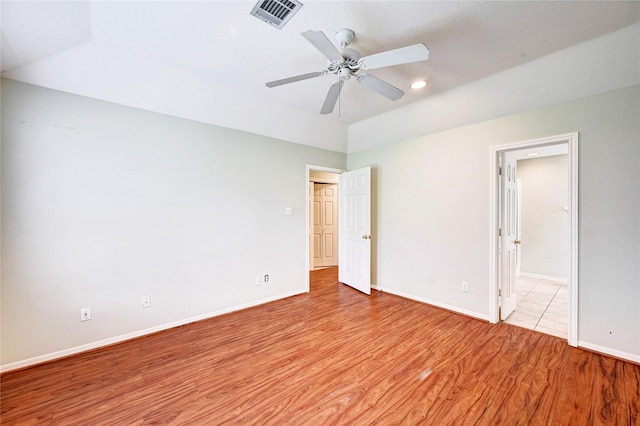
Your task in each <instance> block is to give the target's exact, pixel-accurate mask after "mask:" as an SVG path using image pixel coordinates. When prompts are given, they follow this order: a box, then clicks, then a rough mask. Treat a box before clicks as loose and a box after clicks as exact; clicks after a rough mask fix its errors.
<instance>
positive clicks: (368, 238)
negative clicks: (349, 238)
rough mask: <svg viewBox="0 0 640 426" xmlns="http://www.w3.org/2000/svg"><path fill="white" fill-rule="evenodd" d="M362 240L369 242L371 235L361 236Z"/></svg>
mask: <svg viewBox="0 0 640 426" xmlns="http://www.w3.org/2000/svg"><path fill="white" fill-rule="evenodd" d="M362 239H363V240H370V239H371V235H363V236H362Z"/></svg>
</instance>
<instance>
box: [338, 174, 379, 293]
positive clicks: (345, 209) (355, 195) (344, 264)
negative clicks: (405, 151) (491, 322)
mask: <svg viewBox="0 0 640 426" xmlns="http://www.w3.org/2000/svg"><path fill="white" fill-rule="evenodd" d="M339 185H340V215H339V216H340V218H339V222H340V231H339V236H340V245H339V249H338V252H339V259H340V260H339V266H338V280H339V281H340V282H341V283H344V284H347V285H348V286H351V287H353V288H355V289H356V290H359V291H361V292H363V293H365V294H371V168H370V167H365V168H362V169H358V170H353V171H350V172H345V173H343V174H341V175H340V183H339Z"/></svg>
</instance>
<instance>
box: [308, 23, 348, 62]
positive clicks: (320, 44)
mask: <svg viewBox="0 0 640 426" xmlns="http://www.w3.org/2000/svg"><path fill="white" fill-rule="evenodd" d="M302 36H303V37H304V38H306V39H307V40H308V41H309V43H311V44H313V45H314V46H315V48H316V49H318V50H319V51H320V53H322V54H323V55H324V56H325V57H326V58H327V59H330V60H332V61H343V60H344V58H343V57H342V55H341V54H340V52H339V51H338V49H337V48H336V47H335V46H334V45H333V43H331V41H330V40H329V39H328V38H327V36H326V35H325V34H324V33H323V32H322V31H311V30H309V31H305V32H303V33H302Z"/></svg>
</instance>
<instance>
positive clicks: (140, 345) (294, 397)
mask: <svg viewBox="0 0 640 426" xmlns="http://www.w3.org/2000/svg"><path fill="white" fill-rule="evenodd" d="M0 379H1V404H2V406H1V422H2V424H4V425H49V424H52V425H147V424H154V425H159V424H169V425H204V424H206V425H217V424H225V425H226V424H242V425H329V424H330V425H369V424H383V425H391V424H400V425H416V424H426V425H468V424H471V425H515V424H518V425H525V424H526V425H638V424H640V396H639V393H640V366H639V365H636V364H633V363H629V362H624V361H621V360H616V359H613V358H610V357H606V356H602V355H599V354H595V353H591V352H587V351H583V350H580V349H576V348H572V347H570V346H568V345H567V343H566V341H565V340H563V339H560V338H557V337H553V336H549V335H544V334H540V333H537V332H534V331H531V330H526V329H523V328H518V327H516V326H512V325H508V324H504V323H502V324H499V325H491V324H488V323H486V322H483V321H479V320H475V319H472V318H468V317H465V316H462V315H458V314H455V313H452V312H448V311H445V310H442V309H438V308H434V307H431V306H428V305H425V304H421V303H418V302H414V301H410V300H406V299H403V298H400V297H397V296H393V295H390V294H387V293H381V292H376V291H374V292H373V293H372V295H371V296H369V297H367V296H365V295H362V294H360V293H358V292H356V291H355V290H353V289H351V288H349V287H346V286H343V285H341V284H339V283H338V282H337V271H336V269H335V268H330V269H324V270H320V271H314V272H312V291H311V293H309V294H304V295H299V296H294V297H290V298H288V299H285V300H281V301H277V302H273V303H269V304H266V305H263V306H259V307H255V308H251V309H246V310H243V311H240V312H235V313H232V314H228V315H223V316H220V317H216V318H212V319H209V320H205V321H201V322H198V323H194V324H190V325H186V326H182V327H178V328H175V329H171V330H167V331H163V332H160V333H156V334H154V335H150V336H146V337H143V338H139V339H136V340H132V341H128V342H124V343H121V344H118V345H114V346H110V347H108V348H103V349H99V350H95V351H91V352H87V353H83V354H79V355H75V356H72V357H68V358H65V359H61V360H57V361H54V362H50V363H46V364H42V365H39V366H34V367H31V368H27V369H24V370H21V371H15V372H8V373H5V374H3V375H2V376H1V377H0Z"/></svg>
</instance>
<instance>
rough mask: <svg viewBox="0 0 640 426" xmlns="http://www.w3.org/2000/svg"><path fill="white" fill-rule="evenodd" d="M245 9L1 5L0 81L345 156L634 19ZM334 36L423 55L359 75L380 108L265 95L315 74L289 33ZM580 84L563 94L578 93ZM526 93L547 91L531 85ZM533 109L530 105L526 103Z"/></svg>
mask: <svg viewBox="0 0 640 426" xmlns="http://www.w3.org/2000/svg"><path fill="white" fill-rule="evenodd" d="M254 4H255V2H245V1H199V2H190V1H175V2H172V1H169V2H151V1H141V2H128V1H117V2H116V1H114V2H111V1H102V2H84V1H76V2H66V1H65V2H56V1H47V2H12V1H3V2H2V4H1V8H2V9H1V13H2V15H1V23H2V27H1V31H2V76H3V77H6V78H11V79H15V80H19V81H24V82H28V83H32V84H38V85H41V86H44V87H50V88H53V89H57V90H64V91H67V92H71V93H77V94H80V95H84V96H90V97H94V98H98V99H103V100H107V101H110V102H116V103H121V104H123V105H129V106H133V107H138V108H144V109H148V110H152V111H157V112H162V113H166V114H172V115H176V116H180V117H185V118H189V119H194V120H199V121H204V122H208V123H213V124H219V125H223V126H228V127H234V128H238V129H242V130H247V131H251V132H255V133H260V134H265V135H267V136H273V137H278V138H282V139H285V140H291V141H294V142H298V143H306V144H309V145H315V146H323V147H327V148H329V149H335V150H340V151H346V150H347V145H346V144H347V140H348V137H349V136H348V135H349V134H350V133H354V131H351V130H350V129H352V128H353V129H355V133H357V132H358V131H359V130H358V129H361V128H362V126H363V123H369V122H370V121H371V120H376V118H375V117H378V116H381V117H384V116H385V114H387V116H388V114H389V113H390V112H391V111H393V110H397V109H399V108H403V107H408V106H409V105H410V104H411V105H414V104H415V105H420V104H421V103H424V102H431V103H434V102H435V101H434V100H437V99H445V100H447V99H449V100H450V99H451V97H450V96H449V97H447V96H445V94H448V93H450V92H452V91H453V93H455V90H456V89H457V90H460V88H465V87H469V85H471V84H473V83H474V82H479V81H483V80H485V79H487V78H491V77H492V76H496V75H500V76H503V78H504V79H505V81H509V75H508V73H509V71H510V70H519V72H520V73H521V74H522V69H523V67H527V66H528V65H529V64H535V63H540V61H541V60H544V59H543V58H545V57H548V56H549V55H553V54H558V52H562V51H565V50H566V49H568V48H571V47H573V46H578V45H584V44H585V43H588V42H589V41H590V40H595V39H598V38H601V37H603V36H605V35H607V34H609V33H614V32H616V31H619V30H622V29H624V28H626V27H629V26H631V25H634V24H637V22H638V21H639V20H640V2H637V1H631V2H613V1H589V2H578V1H567V2H564V1H531V2H528V1H517V2H516V1H513V2H509V1H504V2H503V1H489V2H485V1H468V2H457V1H443V2H440V1H304V0H303V4H304V6H303V7H302V9H300V12H299V13H298V14H297V15H296V16H294V17H293V19H292V20H291V21H290V22H289V23H288V24H287V25H286V26H285V28H283V29H282V30H277V29H275V28H273V27H271V26H269V25H267V24H266V23H264V22H262V21H260V20H258V19H257V18H255V17H253V16H251V15H249V12H250V11H251V8H252V7H253V5H254ZM342 27H348V28H351V29H352V30H354V31H355V33H356V39H355V40H354V42H353V43H352V45H351V47H353V48H355V49H357V50H359V51H360V52H361V53H362V54H363V55H365V56H366V55H370V54H373V53H377V52H380V51H385V50H389V49H394V48H398V47H402V46H406V45H410V44H415V43H425V44H426V45H427V46H428V47H429V49H430V50H431V56H430V59H429V61H426V62H420V63H414V64H407V65H401V66H396V67H390V68H385V69H380V70H375V71H371V74H373V75H375V76H377V77H379V78H381V79H384V80H386V81H388V82H389V83H391V84H393V85H395V86H397V87H399V88H401V89H402V90H405V92H406V94H405V96H404V97H403V98H402V99H401V100H399V101H396V102H393V101H390V100H388V99H386V98H384V97H382V96H380V95H378V94H377V93H374V92H371V91H369V90H368V89H366V88H364V87H362V86H360V85H358V84H357V82H356V81H355V80H354V79H352V80H350V81H348V82H347V84H346V85H345V88H344V90H343V92H342V96H341V99H340V104H339V106H337V107H336V109H335V111H334V113H333V114H331V115H328V116H321V115H319V110H320V107H321V105H322V102H323V100H324V97H325V95H326V92H327V90H328V88H329V86H330V84H331V82H332V76H325V77H320V78H316V79H312V80H306V81H301V82H297V83H293V84H290V85H286V86H280V87H276V88H267V87H265V82H267V81H270V80H276V79H280V78H285V77H289V76H292V75H298V74H303V73H307V72H311V71H318V70H321V69H323V68H324V67H325V59H324V57H323V56H322V55H321V54H320V53H319V52H318V51H317V50H316V49H315V48H314V47H313V46H312V45H310V44H309V43H308V42H307V41H306V40H305V39H304V38H303V37H302V36H301V35H300V33H301V32H303V31H306V30H309V29H311V30H321V31H324V32H325V33H326V34H327V36H329V38H330V39H331V40H332V41H333V33H334V32H335V31H336V30H337V29H339V28H342ZM636 28H637V25H636ZM634 34H637V30H635V33H632V37H633V35H634ZM631 48H632V49H633V48H634V46H631ZM635 48H636V50H637V48H638V47H637V45H635ZM598 53H599V52H593V55H598ZM632 53H633V54H632V56H633V55H635V57H637V52H632ZM585 71H587V70H576V72H575V73H574V74H573V75H571V76H565V75H566V73H563V78H568V79H570V80H572V81H567V84H575V80H588V79H589V78H590V77H591V76H590V75H589V73H588V72H585ZM524 75H526V73H524ZM418 78H426V79H428V80H429V81H430V86H429V88H428V89H427V90H423V91H411V90H410V89H408V85H409V84H410V83H411V82H412V81H413V80H415V79H418ZM518 84H520V85H526V84H527V81H519V82H518ZM558 84H559V85H562V84H563V83H562V82H554V85H558ZM584 87H586V88H585V89H584V90H582V89H581V90H582V91H581V92H580V93H573V94H572V95H571V96H573V97H575V96H580V95H582V96H588V95H590V94H592V93H590V91H589V89H588V88H589V85H588V84H585V85H584ZM470 93H474V96H478V94H477V93H475V92H470ZM480 96H481V94H480ZM528 96H531V97H532V98H536V97H538V98H541V97H542V96H548V94H547V93H546V92H545V91H544V90H542V91H540V90H535V89H532V90H529V91H528ZM487 99H491V97H488V98H487ZM513 101H514V102H516V103H517V102H519V100H518V99H514V100H513ZM554 101H557V99H554ZM544 103H545V102H544V100H543V99H536V100H535V102H533V105H539V104H544ZM442 106H443V107H450V106H451V105H442ZM502 107H503V109H504V106H502ZM434 108H435V110H438V107H437V106H435V105H432V107H431V108H430V111H432V110H433V109H434ZM483 109H489V110H490V109H491V104H489V105H484V104H483ZM507 110H508V108H507ZM430 119H431V120H437V117H434V116H431V117H430ZM455 124H456V125H459V124H460V123H457V122H456V123H455ZM374 127H375V126H374ZM353 129H352V130H353ZM360 145H362V146H359V148H364V147H366V143H362V142H360Z"/></svg>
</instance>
